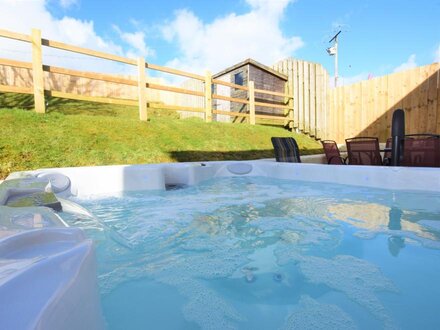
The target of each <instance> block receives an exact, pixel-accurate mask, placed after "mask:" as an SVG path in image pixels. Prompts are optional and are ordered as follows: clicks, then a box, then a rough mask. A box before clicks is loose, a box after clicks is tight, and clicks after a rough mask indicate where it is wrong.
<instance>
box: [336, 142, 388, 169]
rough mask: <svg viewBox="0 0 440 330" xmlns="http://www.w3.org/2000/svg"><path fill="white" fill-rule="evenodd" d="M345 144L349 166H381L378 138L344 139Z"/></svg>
mask: <svg viewBox="0 0 440 330" xmlns="http://www.w3.org/2000/svg"><path fill="white" fill-rule="evenodd" d="M345 143H346V144H347V153H348V163H349V164H350V165H382V157H381V155H380V149H379V139H378V138H375V137H355V138H351V139H346V140H345Z"/></svg>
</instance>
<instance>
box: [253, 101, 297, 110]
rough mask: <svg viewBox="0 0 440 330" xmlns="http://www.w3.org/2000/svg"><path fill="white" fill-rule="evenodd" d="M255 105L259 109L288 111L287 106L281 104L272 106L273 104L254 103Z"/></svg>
mask: <svg viewBox="0 0 440 330" xmlns="http://www.w3.org/2000/svg"><path fill="white" fill-rule="evenodd" d="M255 105H258V106H260V107H267V108H278V109H289V105H288V104H287V105H281V104H273V103H266V102H255Z"/></svg>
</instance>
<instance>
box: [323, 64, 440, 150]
mask: <svg viewBox="0 0 440 330" xmlns="http://www.w3.org/2000/svg"><path fill="white" fill-rule="evenodd" d="M327 108H328V111H327V123H326V125H327V127H326V132H327V133H326V134H325V138H327V139H333V140H336V141H338V142H344V139H345V138H349V137H355V136H376V137H379V138H380V140H381V141H382V142H385V141H386V139H387V138H388V137H389V136H390V135H391V118H392V114H393V111H394V110H395V109H399V108H401V109H404V110H405V119H406V122H405V125H406V133H407V134H414V133H436V134H440V63H434V64H431V65H426V66H422V67H417V68H414V69H410V70H406V71H402V72H398V73H393V74H390V75H387V76H383V77H377V78H374V79H371V80H365V81H361V82H358V83H356V84H352V85H347V86H342V87H337V88H332V89H328V97H327Z"/></svg>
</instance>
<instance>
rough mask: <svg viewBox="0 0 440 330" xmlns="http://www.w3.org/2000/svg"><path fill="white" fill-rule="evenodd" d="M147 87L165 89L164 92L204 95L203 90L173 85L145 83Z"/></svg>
mask: <svg viewBox="0 0 440 330" xmlns="http://www.w3.org/2000/svg"><path fill="white" fill-rule="evenodd" d="M147 88H151V89H156V90H161V91H166V92H175V93H180V94H186V95H195V96H201V97H204V96H205V92H198V91H193V90H189V89H185V88H179V87H174V86H165V85H159V84H152V83H147Z"/></svg>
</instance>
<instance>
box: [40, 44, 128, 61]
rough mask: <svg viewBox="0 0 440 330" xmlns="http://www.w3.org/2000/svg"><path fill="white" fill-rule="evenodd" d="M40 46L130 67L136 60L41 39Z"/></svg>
mask: <svg viewBox="0 0 440 330" xmlns="http://www.w3.org/2000/svg"><path fill="white" fill-rule="evenodd" d="M42 44H43V46H48V47H52V48H56V49H62V50H66V51H69V52H73V53H78V54H83V55H89V56H93V57H97V58H102V59H105V60H110V61H115V62H120V63H125V64H130V65H137V60H135V59H131V58H126V57H122V56H118V55H113V54H108V53H104V52H100V51H96V50H92V49H88V48H83V47H78V46H72V45H68V44H65V43H63V42H59V41H53V40H49V39H42Z"/></svg>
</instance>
